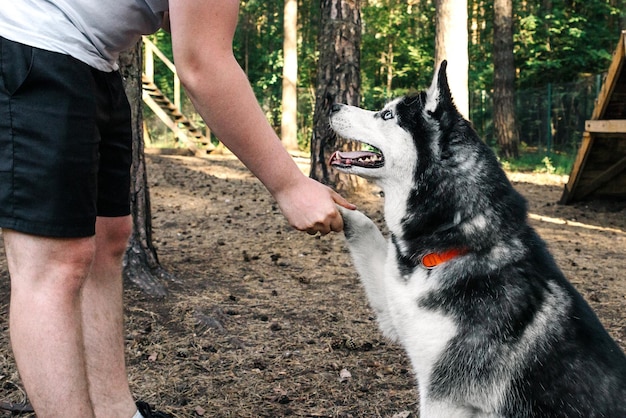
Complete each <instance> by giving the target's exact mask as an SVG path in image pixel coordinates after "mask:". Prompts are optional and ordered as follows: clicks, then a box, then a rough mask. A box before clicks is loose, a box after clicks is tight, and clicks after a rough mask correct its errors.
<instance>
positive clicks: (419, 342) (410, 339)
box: [385, 244, 457, 380]
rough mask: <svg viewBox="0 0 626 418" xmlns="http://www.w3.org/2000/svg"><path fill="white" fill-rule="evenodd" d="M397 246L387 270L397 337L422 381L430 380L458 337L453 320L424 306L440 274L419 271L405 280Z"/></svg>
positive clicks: (386, 283) (387, 284)
mask: <svg viewBox="0 0 626 418" xmlns="http://www.w3.org/2000/svg"><path fill="white" fill-rule="evenodd" d="M395 251H396V249H395V247H394V245H392V244H390V246H389V251H388V258H387V263H386V268H385V288H386V289H385V294H386V296H387V303H388V308H389V313H390V316H391V321H392V323H393V325H394V327H395V331H396V335H398V337H399V338H400V342H401V343H402V345H403V346H404V348H405V349H406V351H407V353H408V354H409V357H410V358H411V362H412V363H413V367H414V368H415V370H416V372H417V374H418V379H420V380H422V379H428V377H429V376H430V372H431V370H432V368H433V366H434V364H435V363H436V361H437V360H438V359H439V357H440V356H441V353H442V352H443V351H444V350H445V348H446V346H447V344H448V342H449V341H450V340H451V339H452V338H453V337H454V336H455V335H456V333H457V326H456V323H455V321H454V320H453V318H452V317H450V316H447V315H444V314H443V313H442V312H440V311H434V310H431V309H426V308H424V307H422V306H420V300H422V298H424V297H425V296H426V295H428V294H430V293H431V292H434V291H437V288H438V283H437V280H436V277H434V276H436V273H430V274H429V271H428V270H426V269H425V268H422V267H417V268H416V269H415V271H414V272H413V273H412V274H410V275H405V276H403V275H402V274H401V271H402V270H401V269H400V268H399V266H398V263H397V257H396V254H395Z"/></svg>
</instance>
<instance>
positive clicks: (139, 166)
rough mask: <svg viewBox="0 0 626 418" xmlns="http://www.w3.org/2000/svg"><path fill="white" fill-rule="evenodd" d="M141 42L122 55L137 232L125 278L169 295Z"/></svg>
mask: <svg viewBox="0 0 626 418" xmlns="http://www.w3.org/2000/svg"><path fill="white" fill-rule="evenodd" d="M141 60H142V57H141V42H139V43H138V44H137V45H136V46H135V48H133V49H131V50H130V51H128V52H126V53H124V54H122V55H121V56H120V71H121V73H122V76H123V77H124V79H125V89H126V95H127V96H128V101H129V102H130V107H131V112H132V123H133V163H132V167H131V192H130V198H131V213H132V217H133V232H132V235H131V237H130V241H129V245H128V248H127V249H126V254H125V256H124V278H125V279H126V280H130V281H131V282H132V283H134V284H135V285H137V286H138V287H139V288H141V289H142V290H143V291H145V292H146V293H148V294H150V295H153V296H165V295H166V294H167V289H166V287H165V284H164V281H165V280H169V279H171V276H170V275H169V273H167V272H166V271H165V269H164V268H163V267H161V264H160V263H159V259H158V257H157V253H156V249H155V248H154V245H153V244H152V216H151V213H150V193H149V190H148V178H147V175H146V161H145V157H144V153H143V146H144V142H143V118H142V113H141V111H142V100H141V93H142V91H141Z"/></svg>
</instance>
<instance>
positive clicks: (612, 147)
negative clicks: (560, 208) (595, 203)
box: [561, 31, 626, 204]
mask: <svg viewBox="0 0 626 418" xmlns="http://www.w3.org/2000/svg"><path fill="white" fill-rule="evenodd" d="M625 56H626V31H623V32H622V34H621V36H620V39H619V42H618V45H617V49H616V51H615V54H614V55H613V61H612V62H611V65H610V67H609V71H608V73H607V76H606V79H605V80H604V83H603V85H602V89H601V90H600V93H599V95H598V97H597V99H596V104H595V107H594V109H593V113H592V115H591V120H588V121H586V123H585V132H584V133H583V139H582V143H581V146H580V148H579V150H578V154H577V156H576V160H575V162H574V166H573V168H572V172H571V173H570V177H569V181H568V183H567V185H566V186H565V190H564V191H563V196H562V197H561V203H564V204H568V203H573V202H575V201H580V200H589V199H618V200H626V58H625Z"/></svg>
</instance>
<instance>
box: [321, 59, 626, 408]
mask: <svg viewBox="0 0 626 418" xmlns="http://www.w3.org/2000/svg"><path fill="white" fill-rule="evenodd" d="M330 123H331V126H332V128H333V130H334V131H335V132H336V133H337V134H338V135H340V136H342V137H344V138H347V139H351V140H354V141H359V142H362V143H366V144H369V145H371V146H373V147H375V148H377V149H378V150H379V151H380V152H376V153H371V152H360V153H335V155H334V156H333V157H332V158H331V164H332V165H333V166H334V167H336V168H337V169H339V170H341V171H343V172H346V173H351V174H355V175H359V176H362V177H364V178H367V179H369V180H371V181H373V182H374V183H376V184H377V185H379V186H380V187H381V188H382V189H383V191H384V195H385V210H384V212H385V221H386V223H387V226H388V229H389V235H390V237H389V239H388V240H386V239H385V238H384V237H383V235H382V233H381V232H380V231H379V229H378V228H377V227H376V226H375V224H374V223H373V222H372V221H371V220H370V219H369V218H368V217H366V216H365V215H363V214H362V213H360V212H358V211H350V210H345V209H342V214H343V217H344V222H345V235H346V238H347V242H348V245H349V248H350V252H351V255H352V258H353V261H354V264H355V266H356V269H357V270H358V272H359V275H360V278H361V281H362V283H363V285H364V288H365V291H366V294H367V297H368V299H369V302H370V305H371V307H372V308H373V309H374V310H375V312H376V314H377V320H378V323H379V326H380V329H381V330H382V332H383V334H384V335H385V336H387V337H389V338H391V339H392V340H395V341H398V342H399V343H400V344H401V345H402V346H403V347H404V348H405V350H406V352H407V353H408V356H409V357H410V360H411V363H412V366H413V369H414V371H415V375H416V377H417V382H418V389H419V395H420V416H421V417H422V418H435V417H440V418H453V417H516V418H523V417H542V418H548V417H568V418H572V417H585V418H590V417H610V418H620V417H622V418H623V417H626V358H625V356H624V353H623V352H622V351H621V350H620V348H619V347H618V345H617V344H616V343H615V342H614V341H613V340H612V339H611V337H610V336H609V335H608V333H607V332H606V331H605V329H604V328H603V327H602V325H601V324H600V322H599V320H598V318H597V317H596V315H595V314H594V313H593V311H592V310H591V308H590V307H589V306H588V305H587V303H586V302H585V301H584V300H583V298H582V297H581V296H580V294H579V293H578V292H577V291H576V290H575V289H574V288H573V287H572V285H571V284H570V283H569V282H568V281H567V279H566V278H565V277H564V275H563V273H562V272H561V271H560V270H559V268H558V267H557V266H556V264H555V262H554V260H553V259H552V257H551V255H550V254H549V252H548V250H547V249H546V245H545V243H544V242H543V241H542V240H541V238H539V236H538V235H537V234H536V232H535V231H534V230H533V229H532V228H531V227H530V226H529V225H528V223H527V220H526V215H527V206H526V202H525V200H524V198H523V197H522V196H521V195H520V194H518V192H516V191H515V190H514V189H513V187H512V186H511V184H510V182H509V181H508V179H507V178H506V176H505V174H504V172H503V171H502V170H501V168H500V166H499V164H498V161H497V160H496V157H495V156H494V154H493V152H492V151H491V150H490V149H489V148H488V147H487V145H485V143H484V142H483V141H481V139H480V138H479V137H478V135H477V134H476V132H475V131H474V130H473V128H472V127H471V125H470V123H469V122H468V121H466V120H464V119H463V118H462V116H461V115H460V114H459V112H458V111H457V109H456V107H455V106H454V104H453V101H452V97H451V94H450V89H449V87H448V82H447V77H446V63H445V62H443V63H442V65H441V66H440V68H439V70H438V71H436V73H435V76H434V80H433V82H432V85H431V86H430V88H429V89H428V91H425V92H420V93H418V94H414V95H408V96H405V97H401V98H399V99H396V100H394V101H392V102H390V103H389V104H388V105H386V106H385V107H384V108H383V109H382V110H381V111H379V112H371V111H366V110H363V109H360V108H357V107H352V106H346V105H335V106H333V109H332V112H331V115H330ZM451 248H462V249H465V250H466V251H467V253H465V254H464V255H461V256H458V257H456V258H454V259H451V260H449V261H447V262H445V263H443V264H440V265H439V266H436V267H435V268H433V269H430V270H429V269H426V268H425V267H423V266H422V265H421V264H420V260H421V258H422V256H423V255H424V254H427V253H431V252H441V251H445V250H449V249H451Z"/></svg>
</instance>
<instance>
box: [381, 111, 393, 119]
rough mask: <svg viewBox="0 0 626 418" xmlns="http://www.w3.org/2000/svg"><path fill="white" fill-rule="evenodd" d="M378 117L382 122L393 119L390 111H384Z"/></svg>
mask: <svg viewBox="0 0 626 418" xmlns="http://www.w3.org/2000/svg"><path fill="white" fill-rule="evenodd" d="M380 117H381V118H382V119H383V120H389V119H393V112H392V111H391V110H385V111H384V112H383V113H382V114H381V115H380Z"/></svg>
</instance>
